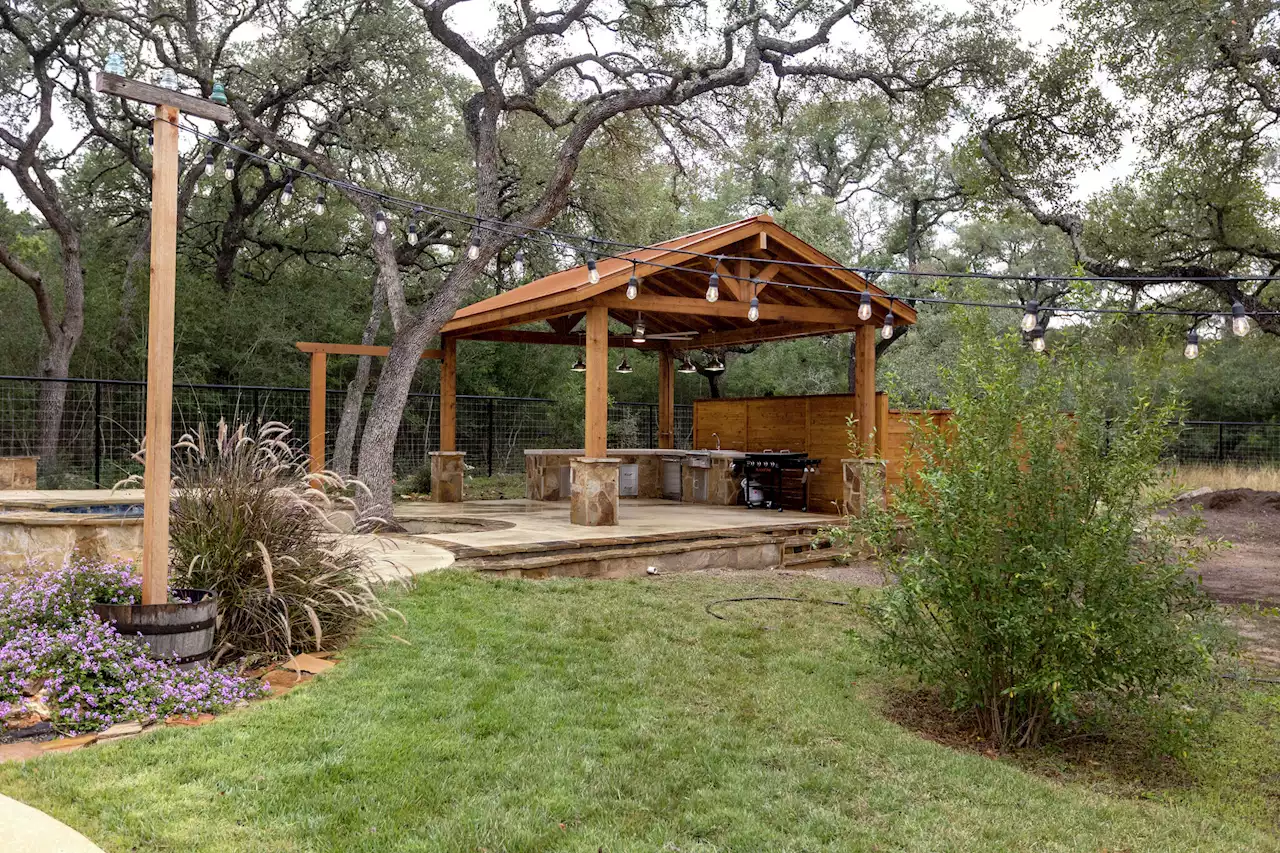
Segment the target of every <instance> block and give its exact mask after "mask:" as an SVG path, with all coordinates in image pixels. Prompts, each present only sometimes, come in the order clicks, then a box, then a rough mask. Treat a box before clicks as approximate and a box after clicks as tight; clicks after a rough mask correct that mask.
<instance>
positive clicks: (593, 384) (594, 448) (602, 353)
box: [585, 305, 609, 459]
mask: <svg viewBox="0 0 1280 853" xmlns="http://www.w3.org/2000/svg"><path fill="white" fill-rule="evenodd" d="M586 415H587V416H586V428H585V432H586V442H585V446H586V451H587V458H589V459H603V458H604V457H606V456H608V455H609V309H608V308H605V307H604V306H603V305H592V306H591V307H590V308H588V309H587V413H586Z"/></svg>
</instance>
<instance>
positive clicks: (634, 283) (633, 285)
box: [627, 262, 640, 299]
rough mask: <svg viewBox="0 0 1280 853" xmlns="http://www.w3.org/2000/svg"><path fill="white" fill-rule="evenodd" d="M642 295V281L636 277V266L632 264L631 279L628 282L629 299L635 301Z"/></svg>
mask: <svg viewBox="0 0 1280 853" xmlns="http://www.w3.org/2000/svg"><path fill="white" fill-rule="evenodd" d="M639 295H640V279H639V278H637V277H636V265H635V263H634V262H632V264H631V278H630V279H628V280H627V298H628V299H635V298H636V297H637V296H639Z"/></svg>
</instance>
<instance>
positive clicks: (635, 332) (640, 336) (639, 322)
mask: <svg viewBox="0 0 1280 853" xmlns="http://www.w3.org/2000/svg"><path fill="white" fill-rule="evenodd" d="M631 340H632V342H634V343H637V344H642V343H644V315H643V314H637V315H636V324H635V326H633V327H632V329H631Z"/></svg>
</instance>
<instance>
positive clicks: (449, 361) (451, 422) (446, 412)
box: [440, 338, 458, 452]
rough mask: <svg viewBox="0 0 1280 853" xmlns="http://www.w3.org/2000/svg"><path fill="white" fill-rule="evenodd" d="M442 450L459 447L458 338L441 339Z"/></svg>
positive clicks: (450, 450) (452, 449)
mask: <svg viewBox="0 0 1280 853" xmlns="http://www.w3.org/2000/svg"><path fill="white" fill-rule="evenodd" d="M440 349H441V353H442V356H443V357H442V358H441V360H440V450H441V451H442V452H452V451H455V450H457V449H458V339H457V338H443V339H442V340H441V341H440Z"/></svg>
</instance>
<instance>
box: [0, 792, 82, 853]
mask: <svg viewBox="0 0 1280 853" xmlns="http://www.w3.org/2000/svg"><path fill="white" fill-rule="evenodd" d="M0 850H3V851H5V853H102V848H101V847H99V846H98V845H96V844H94V843H93V842H92V841H90V840H89V839H87V838H85V837H84V836H83V835H81V834H80V833H78V832H76V831H75V830H74V829H72V828H71V827H69V826H66V825H65V824H62V823H59V822H58V821H56V820H54V819H53V818H51V817H49V816H48V815H47V814H45V813H44V812H42V811H40V810H39V809H33V808H32V807H31V806H28V805H26V804H24V803H20V802H18V801H17V800H13V799H10V798H9V797H6V796H5V795H4V794H0Z"/></svg>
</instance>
